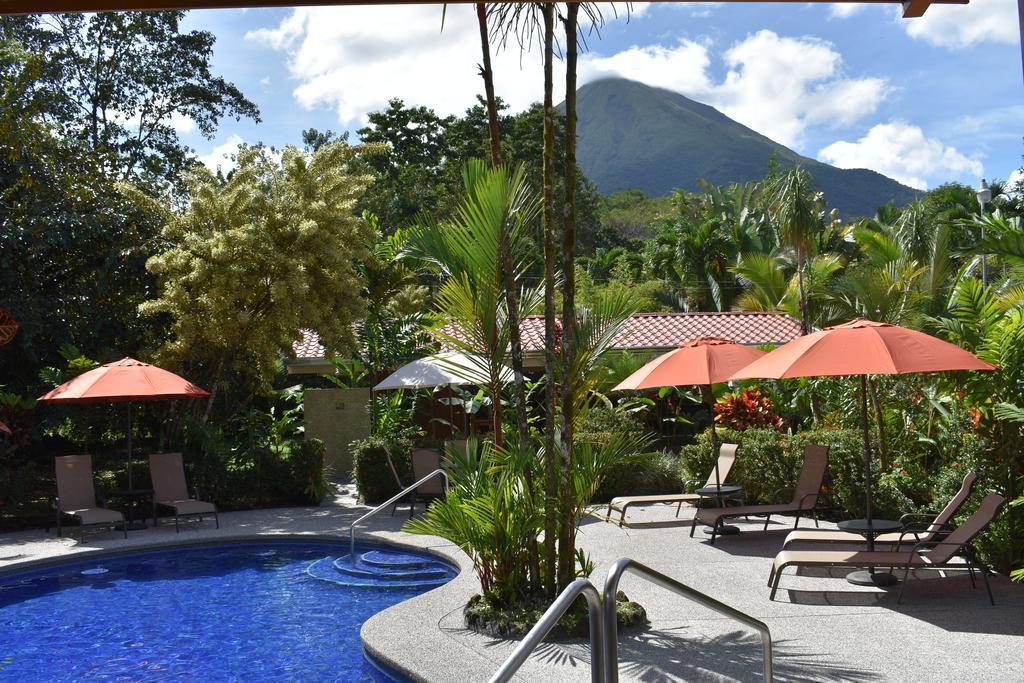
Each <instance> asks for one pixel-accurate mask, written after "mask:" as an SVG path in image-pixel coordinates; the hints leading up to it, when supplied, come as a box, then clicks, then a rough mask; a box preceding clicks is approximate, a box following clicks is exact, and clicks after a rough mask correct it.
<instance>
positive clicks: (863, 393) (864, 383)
mask: <svg viewBox="0 0 1024 683" xmlns="http://www.w3.org/2000/svg"><path fill="white" fill-rule="evenodd" d="M860 424H861V428H862V429H863V430H864V477H865V478H864V491H865V497H864V517H865V519H867V520H868V525H869V526H870V525H871V440H870V439H871V437H870V431H869V428H868V376H867V375H861V376H860ZM874 549H875V542H874V537H873V535H872V534H869V535H868V550H874Z"/></svg>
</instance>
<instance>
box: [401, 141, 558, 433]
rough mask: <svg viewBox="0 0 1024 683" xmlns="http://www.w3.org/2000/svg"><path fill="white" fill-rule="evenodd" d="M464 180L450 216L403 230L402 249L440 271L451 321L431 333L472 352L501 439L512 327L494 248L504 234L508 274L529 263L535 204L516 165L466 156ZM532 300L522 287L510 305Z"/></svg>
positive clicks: (442, 304)
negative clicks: (503, 376)
mask: <svg viewBox="0 0 1024 683" xmlns="http://www.w3.org/2000/svg"><path fill="white" fill-rule="evenodd" d="M463 184H464V187H465V196H464V198H463V199H462V201H461V202H460V204H459V206H458V209H457V211H456V214H455V216H454V218H452V219H451V220H449V221H447V222H445V223H442V224H427V225H422V226H418V227H417V228H415V229H414V230H413V231H412V233H411V234H410V236H409V243H410V246H409V252H410V253H411V254H412V255H413V256H414V257H416V258H419V259H422V260H424V261H427V262H429V263H431V264H433V265H434V266H435V267H437V268H438V269H439V270H440V272H441V274H442V275H443V276H444V281H443V282H442V284H441V287H440V288H439V289H438V292H437V294H436V296H435V301H436V302H437V307H438V310H439V313H440V314H441V316H442V318H443V319H444V320H445V321H446V322H447V323H448V324H449V325H450V326H451V328H453V329H452V331H450V332H443V331H437V332H435V334H436V335H437V336H438V337H439V338H440V339H441V341H443V342H446V343H447V344H448V345H449V346H451V347H453V348H455V349H457V350H460V351H464V352H465V353H467V354H468V355H470V357H472V358H476V359H479V360H478V361H477V363H478V366H479V367H478V368H476V370H477V372H478V373H479V374H482V375H483V376H485V377H487V378H488V387H487V390H488V393H489V395H490V398H491V400H492V405H493V427H494V440H495V443H496V445H497V446H499V447H500V446H501V444H502V422H501V419H502V414H501V405H502V404H501V390H502V380H501V368H502V366H503V364H504V362H505V360H504V359H505V354H506V353H507V350H508V347H509V344H510V342H511V340H510V335H511V329H510V326H509V325H508V319H509V317H510V311H509V308H508V299H507V297H506V296H505V292H504V289H505V287H504V286H503V278H502V277H501V272H500V271H501V267H500V265H499V262H500V259H499V251H500V249H501V241H502V236H503V235H504V236H505V239H507V240H508V243H509V246H510V251H511V253H512V254H513V266H514V276H515V277H514V279H513V282H519V281H520V280H521V278H522V276H523V275H524V274H525V273H526V271H527V269H528V268H529V267H530V261H531V259H530V256H529V254H530V251H529V249H528V248H527V244H528V237H527V235H528V229H527V227H528V226H529V225H530V223H531V222H532V221H533V220H534V219H535V218H536V215H537V211H538V208H539V207H538V204H537V201H536V198H535V196H534V195H533V193H532V192H531V191H530V189H529V186H528V184H527V182H526V179H525V171H524V169H523V168H522V167H519V168H517V169H515V170H514V171H510V170H509V169H507V168H505V167H504V166H498V167H497V168H492V167H490V165H489V164H487V163H485V162H482V161H479V160H475V159H471V160H470V161H469V162H467V164H466V166H465V168H464V170H463ZM538 303H539V291H538V290H537V289H536V288H526V289H524V290H523V297H522V299H521V300H520V301H519V302H518V304H519V306H520V307H521V308H520V309H519V310H518V311H515V312H514V313H516V314H518V315H519V316H522V315H523V314H524V313H525V311H526V310H530V309H531V308H533V307H534V306H536V305H538ZM456 370H457V368H456ZM478 376H479V375H478Z"/></svg>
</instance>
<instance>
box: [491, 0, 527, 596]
mask: <svg viewBox="0 0 1024 683" xmlns="http://www.w3.org/2000/svg"><path fill="white" fill-rule="evenodd" d="M476 18H477V23H478V24H479V26H480V51H481V53H482V57H481V66H480V76H481V77H483V79H484V94H485V96H486V98H487V128H488V132H489V135H490V141H491V165H492V166H494V167H497V166H498V165H499V164H501V139H500V137H499V133H498V101H497V98H496V97H495V94H494V72H493V71H492V70H491V46H490V39H489V33H488V30H487V6H486V5H485V4H484V3H482V2H478V3H477V4H476ZM498 257H499V258H500V259H501V271H500V272H501V276H500V277H501V279H502V280H503V282H502V283H500V284H501V285H502V289H503V290H504V292H505V308H507V309H508V311H507V313H506V315H507V316H508V329H509V336H510V337H511V341H510V343H509V346H510V347H511V348H510V351H511V355H512V372H513V374H514V376H515V377H514V382H513V386H514V391H515V396H516V411H515V416H516V427H517V431H518V436H519V443H520V444H525V443H526V441H527V439H528V438H529V432H528V430H527V426H526V381H525V378H524V373H523V341H522V336H521V334H520V325H519V290H518V284H517V283H516V279H515V266H514V265H513V263H512V247H511V245H510V244H509V242H508V234H507V232H506V231H505V230H504V229H502V231H501V234H500V235H499V237H498ZM498 391H499V392H500V388H499V390H498ZM494 402H495V403H494V405H495V411H494V421H495V425H494V440H495V443H496V444H499V445H500V444H501V442H502V439H501V403H500V402H501V395H500V393H498V392H495V393H494ZM524 474H525V477H526V483H527V488H528V489H529V491H528V495H529V496H530V497H531V498H532V497H533V492H534V487H533V472H532V470H531V468H530V467H529V466H527V468H526V471H525V472H524ZM529 553H530V566H529V568H528V569H529V574H530V582H531V583H533V584H534V585H536V584H537V582H538V581H539V576H540V560H539V557H538V549H537V542H536V540H534V541H533V542H531V543H530V544H529Z"/></svg>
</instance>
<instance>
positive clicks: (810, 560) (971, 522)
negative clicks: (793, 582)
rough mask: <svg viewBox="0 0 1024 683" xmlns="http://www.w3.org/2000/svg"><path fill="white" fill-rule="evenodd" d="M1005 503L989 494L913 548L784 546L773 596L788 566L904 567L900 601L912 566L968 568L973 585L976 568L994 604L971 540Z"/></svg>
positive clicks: (772, 575) (771, 580)
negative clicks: (944, 532) (956, 522)
mask: <svg viewBox="0 0 1024 683" xmlns="http://www.w3.org/2000/svg"><path fill="white" fill-rule="evenodd" d="M1005 504H1006V499H1005V498H1003V497H1002V496H999V495H996V494H990V495H987V496H985V498H984V499H983V500H982V501H981V505H980V506H979V507H978V509H977V511H975V513H974V514H973V515H971V516H970V517H968V518H967V520H965V521H964V523H963V524H961V525H960V526H958V527H957V528H956V529H954V530H953V531H951V532H950V533H949V535H948V536H946V537H945V538H944V539H942V540H941V541H918V542H917V543H915V544H914V547H913V548H911V549H910V550H899V551H897V550H875V551H868V550H783V551H782V552H780V553H779V554H778V555H776V556H775V562H773V563H772V570H771V573H770V574H769V575H768V585H769V586H770V587H771V589H772V592H771V595H770V599H771V600H774V599H775V592H776V591H777V590H778V589H779V579H780V578H781V577H782V570H783V569H785V568H786V567H855V568H863V567H866V568H874V567H892V568H895V569H899V568H902V569H903V585H902V586H901V587H900V593H899V597H898V598H897V600H896V602H897V603H899V602H901V601H902V600H903V591H904V590H906V587H907V579H909V578H910V570H911V569H967V571H968V573H969V574H970V577H971V584H972V585H977V584H976V583H975V581H974V570H975V569H977V570H978V571H980V572H981V577H982V579H984V581H985V590H987V591H988V599H989V602H991V603H992V604H993V605H995V604H996V602H995V599H994V598H993V597H992V588H991V587H990V586H989V583H988V569H987V568H986V567H985V565H983V564H982V563H981V562H979V561H978V558H977V556H976V555H975V553H974V550H973V549H972V548H971V545H970V544H971V541H973V540H974V538H975V537H976V536H977V535H978V534H980V533H981V532H982V531H983V530H984V529H985V527H987V526H988V525H989V523H990V522H991V521H992V520H993V519H994V518H995V516H996V515H997V514H999V511H1000V510H1001V509H1002V507H1003V505H1005ZM958 557H959V558H962V561H960V562H954V561H953V560H954V559H955V558H958Z"/></svg>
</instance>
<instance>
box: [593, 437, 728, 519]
mask: <svg viewBox="0 0 1024 683" xmlns="http://www.w3.org/2000/svg"><path fill="white" fill-rule="evenodd" d="M737 448H739V447H738V446H737V445H736V444H734V443H723V444H722V445H721V447H720V448H719V449H718V477H717V479H718V481H720V482H721V483H722V484H725V483H726V482H727V481H728V480H729V472H730V471H732V466H733V464H734V463H735V462H736V449H737ZM715 480H716V477H715V470H714V469H712V470H711V474H710V475H708V481H707V483H706V484H705V485H704V486H705V487H708V486H715ZM699 483H700V480H699V479H693V480H690V481H687V482H685V483H684V487H689V486H692V485H695V484H699ZM701 499H703V496H700V495H698V494H696V493H664V494H661V495H650V496H619V497H617V498H612V501H611V502H610V503H608V514H607V516H608V517H611V514H612V510H617V511H618V512H620V513H621V514H620V516H619V526H622V525H623V524H624V523H625V522H626V510H627V509H628V508H629V507H630V506H631V505H654V504H656V503H676V504H677V505H676V517H678V516H679V511H680V510H681V509H682V507H683V503H691V504H692V503H697V502H699V501H700V500H701Z"/></svg>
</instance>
